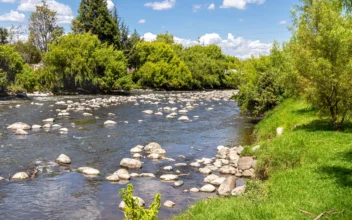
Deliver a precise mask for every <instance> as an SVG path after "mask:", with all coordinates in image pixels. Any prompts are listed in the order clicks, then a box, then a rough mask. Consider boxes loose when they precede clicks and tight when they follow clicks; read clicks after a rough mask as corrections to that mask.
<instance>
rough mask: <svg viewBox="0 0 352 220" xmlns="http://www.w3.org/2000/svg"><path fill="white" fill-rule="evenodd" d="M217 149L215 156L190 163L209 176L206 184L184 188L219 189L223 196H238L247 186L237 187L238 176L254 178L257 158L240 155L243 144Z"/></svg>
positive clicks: (208, 190)
mask: <svg viewBox="0 0 352 220" xmlns="http://www.w3.org/2000/svg"><path fill="white" fill-rule="evenodd" d="M217 150H218V153H217V155H216V157H215V158H203V159H201V160H197V161H196V162H193V163H191V164H190V165H191V166H193V167H196V168H198V170H199V172H200V173H202V174H206V175H208V176H207V177H205V179H204V183H206V184H205V185H204V186H202V187H201V188H191V189H189V190H184V192H199V191H200V192H208V193H212V192H215V191H217V193H218V194H219V195H221V196H228V195H233V196H237V195H240V194H242V193H244V191H245V186H239V187H237V188H236V178H238V177H245V178H253V177H254V176H255V170H254V167H255V164H256V160H255V159H254V158H253V157H240V155H241V152H242V150H243V148H242V147H241V146H240V147H233V148H228V147H224V146H219V147H218V148H217ZM201 166H203V167H201ZM214 172H218V173H220V174H221V175H222V176H218V175H216V174H213V173H214ZM217 187H218V188H217Z"/></svg>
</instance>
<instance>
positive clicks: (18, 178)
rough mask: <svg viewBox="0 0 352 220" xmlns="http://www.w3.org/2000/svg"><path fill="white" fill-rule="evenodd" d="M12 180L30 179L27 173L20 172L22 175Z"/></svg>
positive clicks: (18, 174)
mask: <svg viewBox="0 0 352 220" xmlns="http://www.w3.org/2000/svg"><path fill="white" fill-rule="evenodd" d="M12 179H14V180H26V179H29V175H28V174H27V173H26V172H20V173H16V174H15V175H13V177H12Z"/></svg>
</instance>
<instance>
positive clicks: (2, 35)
mask: <svg viewBox="0 0 352 220" xmlns="http://www.w3.org/2000/svg"><path fill="white" fill-rule="evenodd" d="M8 37H9V32H8V31H7V29H6V28H0V45H1V44H8V43H9V41H8Z"/></svg>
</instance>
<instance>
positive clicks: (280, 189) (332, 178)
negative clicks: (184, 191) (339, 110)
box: [175, 100, 352, 220]
mask: <svg viewBox="0 0 352 220" xmlns="http://www.w3.org/2000/svg"><path fill="white" fill-rule="evenodd" d="M279 126H283V127H284V128H285V132H284V135H282V136H280V137H275V131H276V128H277V127H279ZM256 135H257V137H258V142H259V144H260V145H261V148H260V150H258V151H256V152H251V150H250V148H249V147H248V148H246V150H245V154H248V155H256V156H257V157H258V164H257V171H258V176H260V177H262V178H264V179H266V180H265V181H259V180H257V181H250V182H248V183H247V186H248V192H247V193H246V194H245V195H243V196H240V197H237V198H217V199H211V200H205V201H201V202H198V203H197V204H196V205H194V206H192V207H190V209H189V210H187V211H186V212H184V213H182V214H181V215H180V216H177V217H175V219H182V220H184V219H231V220H233V219H314V218H315V217H316V216H318V215H319V214H321V213H323V212H325V211H329V210H332V209H334V210H335V212H336V213H334V214H330V215H324V216H323V217H322V218H321V219H324V218H325V216H327V217H329V218H330V219H352V127H351V126H347V127H346V129H345V131H343V132H335V131H333V130H331V125H329V122H328V120H322V119H320V118H319V117H318V115H317V112H316V110H314V109H312V108H310V107H309V105H307V104H306V103H305V102H304V101H301V100H287V101H285V102H284V103H282V104H281V105H280V106H279V107H277V108H276V109H275V110H273V111H272V112H270V113H269V114H268V115H267V116H266V117H265V118H264V119H263V120H262V121H261V122H260V123H259V124H258V125H257V127H256ZM300 210H304V211H307V212H309V213H312V214H314V215H315V217H312V216H310V215H309V214H306V213H303V212H301V211H300Z"/></svg>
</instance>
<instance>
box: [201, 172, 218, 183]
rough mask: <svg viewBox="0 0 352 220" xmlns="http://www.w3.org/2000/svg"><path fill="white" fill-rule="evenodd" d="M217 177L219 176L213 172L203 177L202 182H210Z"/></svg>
mask: <svg viewBox="0 0 352 220" xmlns="http://www.w3.org/2000/svg"><path fill="white" fill-rule="evenodd" d="M218 178H219V176H217V175H215V174H211V175H209V176H207V177H205V178H204V182H205V183H211V182H212V181H214V180H216V179H218Z"/></svg>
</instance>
